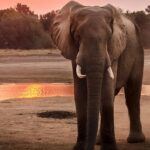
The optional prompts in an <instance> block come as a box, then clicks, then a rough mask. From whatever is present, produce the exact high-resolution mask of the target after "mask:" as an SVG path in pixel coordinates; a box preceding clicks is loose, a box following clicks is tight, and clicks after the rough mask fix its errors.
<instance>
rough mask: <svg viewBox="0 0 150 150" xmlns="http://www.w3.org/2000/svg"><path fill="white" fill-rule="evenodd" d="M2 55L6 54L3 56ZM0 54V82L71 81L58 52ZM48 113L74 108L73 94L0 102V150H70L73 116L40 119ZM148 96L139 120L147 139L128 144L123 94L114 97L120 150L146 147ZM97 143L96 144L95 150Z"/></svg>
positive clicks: (149, 64)
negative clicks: (142, 141) (138, 142)
mask: <svg viewBox="0 0 150 150" xmlns="http://www.w3.org/2000/svg"><path fill="white" fill-rule="evenodd" d="M4 53H5V55H4ZM4 53H2V54H1V53H0V55H1V59H0V70H1V74H0V82H1V83H2V84H3V83H6V82H7V83H20V82H26V83H27V82H38V83H40V82H42V83H43V82H46V83H54V82H57V83H60V82H61V83H71V82H72V73H71V65H70V62H69V61H66V60H65V59H64V58H62V57H60V55H59V53H58V52H55V51H53V52H51V51H50V52H49V51H44V52H42V55H41V52H40V51H39V53H35V52H33V53H32V54H31V53H30V54H28V53H24V55H22V53H21V54H20V52H19V54H18V52H17V53H16V52H14V53H13V56H11V55H10V54H9V52H7V53H6V51H4ZM149 68H150V51H148V50H146V51H145V69H144V80H143V84H147V85H149V84H150V76H149V74H150V69H149ZM49 111H68V112H75V108H74V101H73V97H49V98H36V99H35V98H32V99H23V98H22V99H9V100H4V101H0V114H1V116H0V150H71V149H72V147H73V144H74V143H75V139H76V133H77V131H76V125H77V123H76V118H75V117H73V118H69V119H67V118H64V119H53V118H41V117H39V116H38V113H43V112H46V113H47V112H49ZM149 116H150V96H149V95H147V96H142V98H141V119H142V125H143V131H144V133H145V135H146V142H145V143H142V144H127V142H126V138H127V136H128V133H129V121H128V113H127V109H126V106H125V100H124V95H119V96H117V97H116V99H115V133H116V139H117V144H118V147H119V150H150V119H149ZM98 149H99V146H96V150H98Z"/></svg>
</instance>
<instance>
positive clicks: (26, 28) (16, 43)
mask: <svg viewBox="0 0 150 150" xmlns="http://www.w3.org/2000/svg"><path fill="white" fill-rule="evenodd" d="M126 14H127V15H128V16H129V17H131V18H132V19H133V20H134V21H135V22H136V23H137V24H138V26H139V27H140V28H141V38H142V41H143V45H144V47H145V48H150V6H148V7H147V8H146V9H145V11H138V12H126ZM53 15H54V12H53V11H52V12H49V13H47V14H44V15H40V16H38V15H36V14H35V13H34V12H33V11H31V10H30V8H29V7H28V6H27V5H23V4H21V3H18V4H17V6H16V7H15V8H9V9H5V10H0V48H9V49H41V48H54V45H53V43H52V40H51V37H50V35H49V33H50V32H51V29H50V24H51V22H52V18H53Z"/></svg>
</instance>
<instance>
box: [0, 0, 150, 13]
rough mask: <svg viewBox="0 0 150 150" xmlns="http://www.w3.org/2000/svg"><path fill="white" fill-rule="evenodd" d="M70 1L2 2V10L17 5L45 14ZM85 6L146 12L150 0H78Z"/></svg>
mask: <svg viewBox="0 0 150 150" xmlns="http://www.w3.org/2000/svg"><path fill="white" fill-rule="evenodd" d="M68 1H69V0H0V9H4V8H8V7H14V6H15V5H16V4H17V3H22V4H27V5H28V6H29V7H30V8H31V10H33V11H35V13H38V14H43V13H46V12H49V11H51V10H53V9H59V8H61V7H62V6H63V5H64V4H65V3H67V2H68ZM77 1H78V2H80V3H82V4H84V5H100V6H102V5H105V4H107V3H111V4H113V5H115V6H117V7H120V8H122V9H124V10H130V11H133V10H144V9H145V8H146V7H147V5H150V0H77Z"/></svg>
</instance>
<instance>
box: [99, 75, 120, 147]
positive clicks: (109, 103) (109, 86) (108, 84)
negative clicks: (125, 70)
mask: <svg viewBox="0 0 150 150" xmlns="http://www.w3.org/2000/svg"><path fill="white" fill-rule="evenodd" d="M114 83H115V80H113V79H111V78H110V77H109V75H108V73H107V72H106V73H105V75H104V79H103V85H102V99H101V103H100V112H101V124H100V135H99V138H100V140H101V141H100V142H101V147H102V150H117V146H116V140H115V133H114Z"/></svg>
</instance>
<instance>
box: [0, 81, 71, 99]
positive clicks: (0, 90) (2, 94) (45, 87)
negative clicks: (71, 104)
mask: <svg viewBox="0 0 150 150" xmlns="http://www.w3.org/2000/svg"><path fill="white" fill-rule="evenodd" d="M52 96H73V85H70V84H61V83H60V84H44V83H43V84H4V85H0V100H6V99H14V98H38V97H52Z"/></svg>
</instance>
